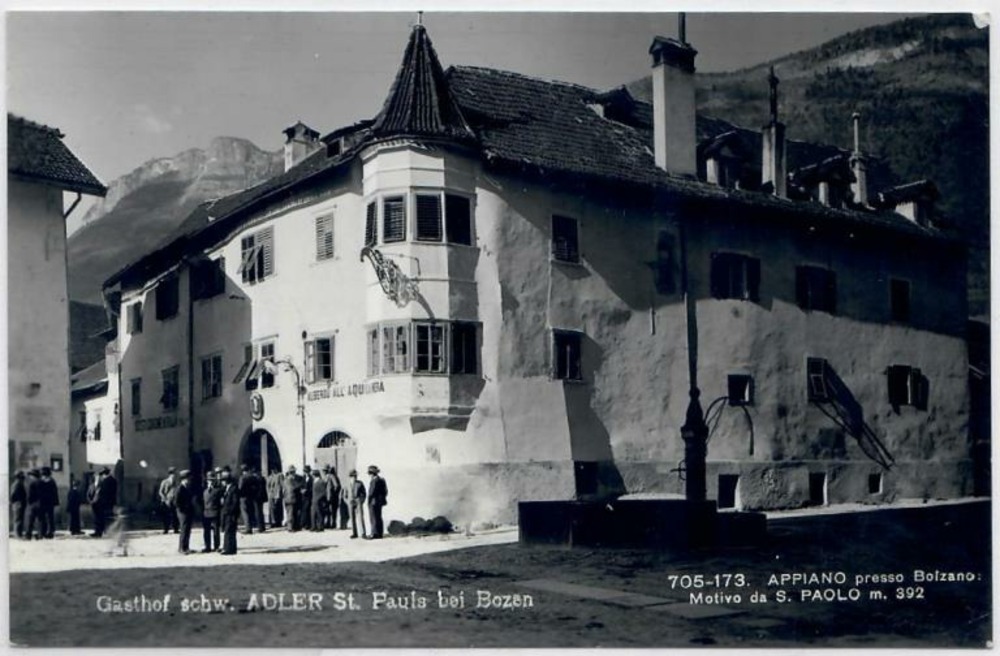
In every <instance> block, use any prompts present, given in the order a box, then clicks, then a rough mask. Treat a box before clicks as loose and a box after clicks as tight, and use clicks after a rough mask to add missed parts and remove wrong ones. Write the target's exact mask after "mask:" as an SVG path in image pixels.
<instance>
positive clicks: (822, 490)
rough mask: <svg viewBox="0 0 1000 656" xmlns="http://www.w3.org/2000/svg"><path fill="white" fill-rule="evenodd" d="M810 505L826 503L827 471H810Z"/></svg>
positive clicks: (823, 504)
mask: <svg viewBox="0 0 1000 656" xmlns="http://www.w3.org/2000/svg"><path fill="white" fill-rule="evenodd" d="M809 505H811V506H825V505H826V473H825V472H809Z"/></svg>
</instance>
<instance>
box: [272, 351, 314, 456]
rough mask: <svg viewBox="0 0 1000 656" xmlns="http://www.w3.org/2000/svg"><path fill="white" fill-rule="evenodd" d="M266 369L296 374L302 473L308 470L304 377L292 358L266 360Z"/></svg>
mask: <svg viewBox="0 0 1000 656" xmlns="http://www.w3.org/2000/svg"><path fill="white" fill-rule="evenodd" d="M264 369H265V370H267V371H271V372H272V373H273V372H275V371H291V372H292V373H293V374H295V393H296V398H297V402H298V405H297V412H298V414H299V420H300V424H301V427H302V471H305V469H306V388H305V387H303V386H302V375H301V374H299V369H298V367H296V366H295V363H294V362H292V359H291V358H282V359H280V360H265V361H264Z"/></svg>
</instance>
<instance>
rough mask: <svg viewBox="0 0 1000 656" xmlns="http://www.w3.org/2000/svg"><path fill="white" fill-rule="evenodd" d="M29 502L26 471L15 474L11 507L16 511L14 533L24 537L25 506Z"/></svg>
mask: <svg viewBox="0 0 1000 656" xmlns="http://www.w3.org/2000/svg"><path fill="white" fill-rule="evenodd" d="M27 502H28V490H27V488H25V487H24V472H23V471H19V472H17V473H16V474H14V484H13V485H11V486H10V507H11V510H13V511H14V519H13V524H14V535H16V536H17V537H19V538H23V537H24V508H25V505H26V504H27Z"/></svg>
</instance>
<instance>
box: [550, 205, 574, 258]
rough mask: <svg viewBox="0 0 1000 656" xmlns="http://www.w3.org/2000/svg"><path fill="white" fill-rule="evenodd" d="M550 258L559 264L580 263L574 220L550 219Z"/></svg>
mask: <svg viewBox="0 0 1000 656" xmlns="http://www.w3.org/2000/svg"><path fill="white" fill-rule="evenodd" d="M552 258H553V259H555V260H557V261H559V262H579V261H580V241H579V234H578V231H577V222H576V219H571V218H569V217H568V216H558V215H554V216H553V217H552Z"/></svg>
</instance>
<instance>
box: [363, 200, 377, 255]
mask: <svg viewBox="0 0 1000 656" xmlns="http://www.w3.org/2000/svg"><path fill="white" fill-rule="evenodd" d="M377 214H378V205H376V204H375V202H374V201H372V202H371V203H368V208H367V210H366V212H365V246H374V245H375V242H376V241H377V240H378V235H377V234H376V233H377V232H378V229H377V228H376V225H377V216H376V215H377Z"/></svg>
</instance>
